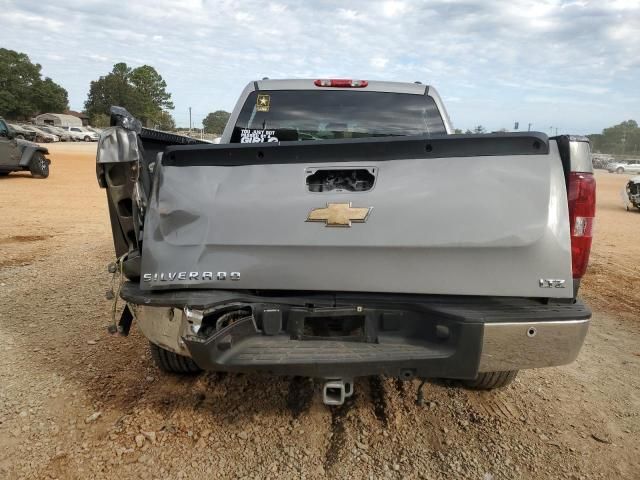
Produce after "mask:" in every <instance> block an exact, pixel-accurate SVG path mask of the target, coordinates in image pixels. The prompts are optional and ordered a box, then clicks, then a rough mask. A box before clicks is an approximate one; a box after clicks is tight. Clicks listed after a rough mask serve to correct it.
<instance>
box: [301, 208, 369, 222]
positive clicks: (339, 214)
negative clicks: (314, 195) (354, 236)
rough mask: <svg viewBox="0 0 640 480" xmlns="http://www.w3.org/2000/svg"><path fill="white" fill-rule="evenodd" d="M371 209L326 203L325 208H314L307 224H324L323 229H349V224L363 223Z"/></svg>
mask: <svg viewBox="0 0 640 480" xmlns="http://www.w3.org/2000/svg"><path fill="white" fill-rule="evenodd" d="M371 208H372V207H352V206H351V202H349V203H327V208H314V209H313V210H311V211H310V212H309V216H308V217H307V222H325V227H350V226H351V222H356V223H364V222H366V221H367V218H368V217H369V213H371Z"/></svg>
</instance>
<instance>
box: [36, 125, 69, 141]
mask: <svg viewBox="0 0 640 480" xmlns="http://www.w3.org/2000/svg"><path fill="white" fill-rule="evenodd" d="M38 128H39V129H40V130H42V131H44V132H47V133H50V134H51V135H56V136H57V137H58V138H59V139H60V141H61V142H69V141H71V140H72V139H71V135H69V133H68V132H65V131H64V130H62V129H59V128H56V127H53V126H49V125H39V126H38Z"/></svg>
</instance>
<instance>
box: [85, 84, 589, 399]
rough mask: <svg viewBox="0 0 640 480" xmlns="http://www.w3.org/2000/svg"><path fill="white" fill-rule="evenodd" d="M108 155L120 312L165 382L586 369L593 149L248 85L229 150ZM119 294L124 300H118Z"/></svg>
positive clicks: (388, 91)
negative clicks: (584, 294)
mask: <svg viewBox="0 0 640 480" xmlns="http://www.w3.org/2000/svg"><path fill="white" fill-rule="evenodd" d="M111 122H112V127H111V128H109V129H107V130H105V131H104V132H103V133H102V135H101V137H100V141H99V147H98V155H97V174H98V180H99V183H100V185H101V186H102V187H104V188H106V189H107V198H108V205H109V212H110V217H111V225H112V229H113V238H114V244H115V251H116V257H117V262H116V263H115V264H114V265H112V269H111V270H112V271H113V272H116V271H117V272H120V273H121V274H122V276H123V277H124V278H126V279H127V280H124V279H123V281H122V282H121V283H120V285H121V286H120V288H119V291H118V295H119V297H120V298H122V299H123V300H124V301H125V302H126V307H125V309H124V312H123V314H122V317H121V319H120V321H119V325H117V326H116V324H115V320H114V325H113V328H112V331H113V332H119V333H121V334H127V333H128V331H129V328H130V326H131V323H132V320H133V319H135V321H136V322H137V325H138V327H139V329H140V330H141V331H142V333H143V334H144V335H145V336H146V337H147V338H148V339H149V341H150V343H151V352H152V355H153V358H154V360H155V361H156V363H157V364H158V366H159V367H160V368H162V369H163V370H166V371H170V372H181V373H189V372H197V371H199V370H201V369H206V370H221V371H261V372H264V373H265V374H277V375H296V376H309V377H314V378H318V379H323V380H324V382H325V383H324V387H323V398H324V401H325V403H327V404H340V403H342V402H343V401H344V399H345V397H348V396H349V395H350V394H351V393H352V392H353V378H354V377H359V376H367V375H387V376H393V377H398V378H400V379H403V380H410V379H413V378H416V377H417V378H421V379H424V378H447V379H459V380H460V381H461V382H462V383H463V384H464V385H467V386H469V387H474V388H482V389H491V388H496V387H501V386H504V385H507V384H508V383H510V382H511V381H513V379H514V378H515V376H516V373H517V371H518V370H519V369H526V368H536V367H549V366H554V365H562V364H566V363H569V362H571V361H573V360H574V359H575V358H576V356H577V354H578V352H579V350H580V347H581V346H582V343H583V340H584V337H585V335H586V333H587V329H588V325H589V319H590V317H591V312H590V311H589V309H588V308H587V307H586V306H585V305H584V304H583V303H582V302H581V301H580V300H578V299H577V293H578V288H579V285H580V279H581V277H582V276H583V274H584V273H585V270H586V266H587V263H588V258H589V251H590V248H591V233H592V225H593V218H594V214H595V181H594V178H593V175H592V165H591V152H590V146H589V143H588V140H587V139H586V138H583V137H574V136H558V137H554V138H548V137H547V136H546V135H545V134H543V133H536V132H526V133H499V134H488V135H454V134H452V128H451V124H450V121H449V118H448V116H447V113H446V111H445V108H444V106H443V104H442V102H441V100H440V97H439V96H438V94H437V92H436V91H435V89H434V88H433V87H430V86H425V85H422V84H417V83H395V82H374V81H369V82H367V81H363V80H332V79H327V80H325V79H320V80H315V81H314V80H263V81H256V82H252V83H250V84H249V85H248V86H247V87H246V88H245V90H244V91H243V92H242V94H241V96H240V98H239V100H238V103H237V105H236V107H235V109H234V110H233V112H232V114H231V117H230V119H229V123H228V124H227V127H226V129H225V131H224V134H223V136H222V140H221V143H220V144H219V145H212V144H204V143H200V142H198V141H197V140H194V139H191V138H185V137H180V136H176V135H171V134H166V133H163V132H158V131H154V130H148V129H145V128H141V126H140V124H139V122H138V121H137V120H136V119H135V118H133V117H132V116H131V115H129V114H128V113H127V112H126V110H124V109H121V108H113V109H112V117H111ZM116 301H117V297H116Z"/></svg>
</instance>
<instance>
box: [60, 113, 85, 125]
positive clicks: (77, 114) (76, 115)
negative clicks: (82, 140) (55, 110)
mask: <svg viewBox="0 0 640 480" xmlns="http://www.w3.org/2000/svg"><path fill="white" fill-rule="evenodd" d="M65 113H66V114H67V115H73V116H74V117H78V118H79V119H80V120H81V121H82V126H83V127H86V126H88V125H89V117H87V116H86V115H85V114H84V113H82V112H76V111H75V110H68V111H67V112H65Z"/></svg>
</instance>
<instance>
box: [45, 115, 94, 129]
mask: <svg viewBox="0 0 640 480" xmlns="http://www.w3.org/2000/svg"><path fill="white" fill-rule="evenodd" d="M35 121H36V125H53V126H54V127H82V125H83V124H82V119H80V118H78V117H76V116H74V115H67V114H64V113H43V114H41V115H38V116H36V118H35Z"/></svg>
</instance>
